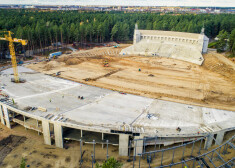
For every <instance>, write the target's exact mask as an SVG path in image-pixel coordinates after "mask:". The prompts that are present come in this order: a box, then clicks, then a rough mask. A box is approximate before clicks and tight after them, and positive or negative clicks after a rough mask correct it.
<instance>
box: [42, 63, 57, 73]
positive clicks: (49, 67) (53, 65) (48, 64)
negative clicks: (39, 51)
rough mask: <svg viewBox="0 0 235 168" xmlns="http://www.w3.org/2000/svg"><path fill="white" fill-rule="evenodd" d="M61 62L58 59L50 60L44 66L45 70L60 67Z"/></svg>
mask: <svg viewBox="0 0 235 168" xmlns="http://www.w3.org/2000/svg"><path fill="white" fill-rule="evenodd" d="M59 66H61V64H60V63H59V62H57V61H50V62H48V63H47V64H46V65H45V66H44V68H43V69H44V70H46V71H49V70H52V69H53V68H56V67H59Z"/></svg>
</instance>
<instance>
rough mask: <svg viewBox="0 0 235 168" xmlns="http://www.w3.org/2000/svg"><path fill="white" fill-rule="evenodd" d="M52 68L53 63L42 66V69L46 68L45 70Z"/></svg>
mask: <svg viewBox="0 0 235 168" xmlns="http://www.w3.org/2000/svg"><path fill="white" fill-rule="evenodd" d="M53 68H54V66H53V65H50V64H46V65H45V66H44V70H46V71H49V70H52V69H53Z"/></svg>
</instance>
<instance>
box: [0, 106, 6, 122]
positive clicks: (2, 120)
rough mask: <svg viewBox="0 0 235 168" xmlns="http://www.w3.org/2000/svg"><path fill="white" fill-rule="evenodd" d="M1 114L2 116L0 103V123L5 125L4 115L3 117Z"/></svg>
mask: <svg viewBox="0 0 235 168" xmlns="http://www.w3.org/2000/svg"><path fill="white" fill-rule="evenodd" d="M3 116H4V115H3V110H2V106H1V105H0V117H1V123H2V124H3V125H6V123H5V120H4V117H3Z"/></svg>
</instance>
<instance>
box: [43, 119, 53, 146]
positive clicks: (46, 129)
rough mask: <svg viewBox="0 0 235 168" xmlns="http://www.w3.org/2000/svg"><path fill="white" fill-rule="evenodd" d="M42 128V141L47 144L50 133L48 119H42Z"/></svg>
mask: <svg viewBox="0 0 235 168" xmlns="http://www.w3.org/2000/svg"><path fill="white" fill-rule="evenodd" d="M42 129H43V137H44V143H45V144H47V145H51V133H50V125H49V121H47V120H42Z"/></svg>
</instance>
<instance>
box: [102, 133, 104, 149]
mask: <svg viewBox="0 0 235 168" xmlns="http://www.w3.org/2000/svg"><path fill="white" fill-rule="evenodd" d="M103 141H104V133H103V132H102V142H103ZM103 148H104V143H102V149H103Z"/></svg>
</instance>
